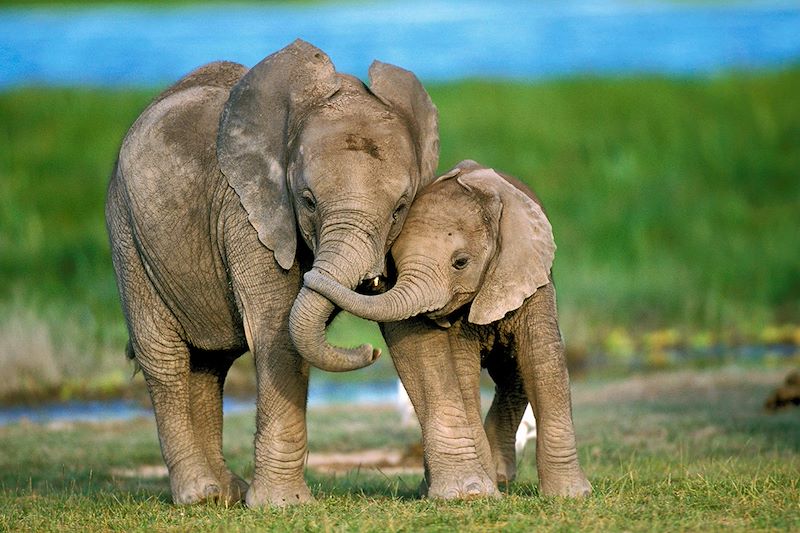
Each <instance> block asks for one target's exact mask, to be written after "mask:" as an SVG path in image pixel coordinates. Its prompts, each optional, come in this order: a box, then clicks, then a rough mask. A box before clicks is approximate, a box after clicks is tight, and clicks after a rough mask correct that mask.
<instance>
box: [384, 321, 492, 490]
mask: <svg viewBox="0 0 800 533" xmlns="http://www.w3.org/2000/svg"><path fill="white" fill-rule="evenodd" d="M381 329H382V330H383V333H384V337H385V338H386V341H387V344H388V346H389V351H390V352H391V354H392V361H393V362H394V365H395V368H396V369H397V373H398V375H399V376H400V379H401V381H402V382H403V385H404V386H405V388H406V391H407V392H408V396H409V398H410V399H411V403H412V404H413V405H414V409H415V411H416V412H417V418H418V419H419V422H420V425H421V427H422V442H423V448H424V456H425V473H426V474H425V480H424V481H423V487H422V490H423V492H424V493H427V496H428V497H431V498H444V499H452V498H469V497H480V496H499V492H498V491H497V487H496V486H495V483H494V476H493V472H491V471H487V469H486V467H485V465H484V464H483V462H482V461H481V455H480V453H479V448H480V446H479V444H477V443H476V435H475V428H474V424H472V423H471V422H470V418H469V416H468V415H467V410H466V408H465V406H464V400H463V397H462V395H461V387H460V384H459V381H458V377H457V376H456V371H455V367H454V365H453V361H452V357H451V354H450V344H449V340H448V334H447V332H446V331H444V330H441V329H438V328H436V327H435V326H431V325H429V324H427V323H426V322H425V321H424V320H423V319H419V318H412V319H409V320H405V321H402V322H394V323H389V324H382V325H381ZM481 433H482V432H481Z"/></svg>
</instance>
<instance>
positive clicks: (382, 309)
mask: <svg viewBox="0 0 800 533" xmlns="http://www.w3.org/2000/svg"><path fill="white" fill-rule="evenodd" d="M391 253H392V257H393V259H394V262H395V265H396V268H397V282H396V284H395V285H394V287H393V288H392V289H391V290H389V291H388V292H385V293H383V294H380V295H376V296H366V295H361V294H357V293H354V292H352V291H350V290H349V289H348V288H347V287H343V286H342V285H340V284H339V283H337V282H336V280H334V279H332V278H331V277H330V276H328V275H327V274H325V273H324V272H321V271H318V270H316V269H314V270H311V271H310V272H308V273H306V274H305V285H306V287H307V288H310V289H313V290H315V291H319V292H320V293H321V294H322V295H324V296H326V297H327V298H329V299H330V300H331V301H333V302H334V303H336V304H337V305H339V306H341V307H342V308H343V309H346V310H348V311H350V312H352V313H355V314H357V315H359V316H362V317H365V318H369V319H371V320H376V321H380V322H384V323H385V324H383V331H384V335H385V337H386V341H387V343H388V345H389V349H390V351H391V353H392V358H393V360H394V361H395V364H396V366H397V369H398V371H399V373H400V376H401V378H402V379H403V383H404V384H405V385H406V388H407V389H408V393H409V396H410V398H411V400H412V402H413V403H414V406H415V409H416V410H417V413H418V415H419V418H420V422H421V424H422V430H423V441H424V445H425V459H426V467H427V468H426V471H427V475H426V477H427V479H428V483H429V485H430V487H431V489H435V491H436V493H437V495H438V494H441V493H442V491H443V488H442V487H441V486H439V485H441V484H444V485H445V486H444V491H445V492H444V495H445V496H447V495H453V496H459V495H461V494H460V493H459V492H458V485H457V484H456V485H454V484H453V481H452V480H453V478H454V477H455V478H456V479H462V480H467V479H473V480H476V482H477V484H476V485H475V486H473V487H471V489H472V491H473V492H475V493H482V492H483V493H486V494H492V493H493V489H494V486H493V485H492V486H491V487H490V488H486V487H487V483H486V481H485V479H486V478H487V477H488V478H490V479H491V480H492V481H494V480H498V481H501V482H502V481H506V482H507V481H509V480H511V479H513V477H514V475H515V473H516V458H515V450H514V440H515V432H516V429H517V426H519V423H520V420H521V419H522V415H523V413H524V411H525V408H526V405H527V403H528V401H530V403H531V405H532V406H533V410H534V414H535V417H536V422H537V433H538V434H537V440H536V459H537V469H538V472H539V483H540V492H541V494H543V495H560V496H584V495H587V494H589V493H590V492H591V485H590V484H589V482H588V481H587V479H586V476H585V475H584V473H583V471H582V469H581V467H580V465H579V463H578V457H577V449H576V443H575V434H574V430H573V424H572V405H571V401H570V390H569V377H568V374H567V367H566V361H565V358H564V351H563V346H562V341H561V335H560V332H559V328H558V318H557V313H556V301H555V290H554V288H553V282H552V277H551V275H550V270H551V266H552V263H553V258H554V253H555V243H554V242H553V235H552V230H551V227H550V223H549V221H548V220H547V217H546V216H545V214H544V212H543V211H542V208H541V207H540V205H539V201H538V200H537V199H536V197H535V196H534V194H533V193H532V192H531V191H530V189H528V188H527V187H525V185H523V184H522V183H521V182H519V181H518V180H516V179H514V178H511V177H507V176H506V177H503V176H501V175H499V174H498V173H496V172H495V171H494V170H492V169H489V168H486V167H483V166H481V165H479V164H477V163H475V162H474V161H463V162H461V163H459V164H458V165H457V166H456V168H454V169H453V170H451V171H450V172H448V173H447V174H445V175H444V176H442V177H441V178H439V180H438V181H437V182H436V183H435V184H433V185H431V186H429V187H428V188H427V189H425V190H424V191H423V192H421V193H420V195H419V196H418V197H417V199H416V200H415V201H414V204H413V205H412V207H411V210H410V212H409V214H408V217H407V219H406V222H405V225H404V227H403V231H402V232H401V233H400V236H399V237H398V238H397V240H396V241H395V244H394V246H393V247H392V250H391ZM415 315H420V316H417V317H415V318H409V317H412V316H415ZM397 321H400V322H397ZM420 360H422V361H423V364H419V362H420ZM417 366H418V367H419V368H421V369H423V370H422V372H420V371H419V370H418V369H417V368H416V367H417ZM481 366H484V367H486V368H487V369H488V371H489V374H490V376H491V377H492V378H493V379H494V381H495V385H496V394H495V397H494V401H493V402H492V405H491V407H490V409H489V413H488V414H487V416H486V422H485V426H483V427H482V425H481V413H480V393H479V381H478V380H479V375H480V367H481ZM476 453H477V455H478V457H479V458H480V461H481V466H480V468H481V469H482V471H481V470H477V471H476V470H475V469H474V466H472V465H474V463H472V462H470V461H471V460H472V458H473V457H474V454H476ZM462 455H463V456H465V457H467V458H468V459H470V461H460V460H458V459H459V457H460V456H462ZM454 458H455V459H456V460H455V461H453V459H454ZM470 469H472V470H470ZM481 487H483V491H481ZM467 488H469V487H467ZM447 490H450V492H447ZM467 493H470V491H469V490H468V491H467Z"/></svg>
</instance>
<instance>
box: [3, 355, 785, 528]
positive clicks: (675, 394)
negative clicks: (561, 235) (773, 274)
mask: <svg viewBox="0 0 800 533" xmlns="http://www.w3.org/2000/svg"><path fill="white" fill-rule="evenodd" d="M784 372H785V371H784V370H780V369H779V370H772V371H764V370H757V369H747V368H741V367H728V368H725V369H722V370H714V371H711V372H702V373H691V374H690V373H686V372H679V373H672V374H659V375H652V376H648V377H638V378H629V379H626V380H621V381H610V382H606V381H603V382H598V381H594V382H588V383H574V384H573V391H574V403H575V409H574V411H575V424H576V431H577V433H578V439H579V441H578V442H579V454H580V458H581V461H582V464H583V466H584V469H585V470H586V472H587V475H588V476H589V478H590V480H591V482H592V483H593V485H594V494H593V495H592V496H591V497H590V498H589V499H587V500H584V501H568V500H561V499H543V498H540V497H539V495H538V490H537V486H536V473H535V463H534V457H533V455H534V454H533V453H532V452H533V450H532V449H531V450H528V451H526V452H525V454H523V457H522V459H521V462H520V474H519V479H518V480H517V481H516V482H514V483H512V484H511V486H510V489H509V491H508V493H507V494H506V495H505V497H504V498H503V499H502V500H500V501H471V502H451V503H448V502H436V501H428V500H420V499H418V498H417V497H416V496H415V491H416V487H417V484H418V483H419V480H420V475H419V474H402V475H397V474H391V475H388V474H386V475H384V474H381V473H380V472H378V471H376V470H371V469H366V468H363V469H360V470H354V471H350V472H349V473H342V474H338V475H336V476H334V475H330V474H328V475H326V474H320V473H315V472H313V471H309V472H308V474H307V479H308V481H309V485H310V487H311V490H312V492H313V493H314V495H315V496H316V498H317V502H316V503H313V504H310V505H307V506H303V507H299V508H292V509H287V510H278V509H272V510H263V511H254V510H249V509H245V508H242V507H239V506H236V507H233V508H227V509H226V508H223V507H216V506H194V507H175V506H172V505H171V504H170V503H169V484H168V481H167V480H166V478H164V477H160V476H155V477H152V476H151V477H148V476H147V475H144V474H135V473H134V474H125V473H121V472H124V471H125V470H134V471H135V470H136V469H137V468H141V467H143V466H151V465H160V464H161V458H160V454H159V448H158V441H157V439H156V434H155V427H154V423H153V422H152V420H149V419H145V420H136V421H132V422H125V423H105V424H51V425H49V426H48V425H37V424H30V423H26V424H16V425H12V426H8V427H3V428H0V449H2V450H3V453H2V454H0V508H1V509H3V511H2V513H0V530H5V531H56V530H58V531H66V530H72V531H78V530H80V531H97V530H128V531H143V530H150V531H152V530H160V531H163V530H167V529H174V530H182V531H184V530H224V531H236V530H247V531H252V530H267V529H269V530H278V531H401V530H402V531H420V530H425V531H456V530H457V531H532V530H546V531H576V530H581V531H654V530H655V531H717V530H721V529H730V530H733V531H748V532H749V531H792V530H797V529H798V528H800V507H799V506H798V502H799V501H800V481H799V480H798V476H797V472H798V471H800V425H798V424H797V412H794V411H789V412H784V413H779V414H775V415H768V414H765V413H764V412H763V411H762V410H761V405H762V402H763V400H764V398H765V397H766V395H767V393H768V391H769V390H771V389H772V388H773V387H774V386H775V385H777V384H778V383H779V382H780V381H781V380H782V376H783V374H784ZM312 386H313V384H312ZM795 411H796V410H795ZM252 419H253V416H252V415H237V416H232V417H227V418H226V427H225V453H226V456H227V457H228V459H229V464H230V465H231V466H232V468H233V469H234V470H235V471H237V472H239V473H241V474H244V475H245V476H246V477H249V476H250V475H251V474H252V457H251V456H252V435H253V429H254V428H253V421H252ZM398 421H399V416H398V415H397V413H396V412H394V411H393V410H391V409H388V408H378V407H376V408H372V409H367V408H360V409H353V408H347V409H344V408H339V409H336V408H325V409H312V410H311V411H310V413H309V441H310V444H309V446H310V450H311V454H312V455H314V454H318V453H320V452H325V451H343V450H359V449H367V448H375V447H387V448H394V449H402V448H404V447H406V446H408V445H410V444H413V443H414V442H416V441H417V439H418V435H419V433H418V430H416V429H415V428H413V429H398V425H399V424H398Z"/></svg>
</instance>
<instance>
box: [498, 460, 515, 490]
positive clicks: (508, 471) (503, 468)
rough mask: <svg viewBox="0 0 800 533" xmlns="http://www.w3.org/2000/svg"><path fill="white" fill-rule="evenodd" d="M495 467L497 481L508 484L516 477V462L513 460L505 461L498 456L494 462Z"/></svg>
mask: <svg viewBox="0 0 800 533" xmlns="http://www.w3.org/2000/svg"><path fill="white" fill-rule="evenodd" d="M495 466H496V468H497V483H498V484H500V485H508V484H509V483H511V482H512V481H514V479H516V477H517V463H516V461H514V460H511V461H507V460H505V459H502V458H499V459H497V460H496V462H495Z"/></svg>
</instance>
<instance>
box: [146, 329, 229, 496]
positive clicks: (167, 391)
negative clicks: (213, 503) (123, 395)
mask: <svg viewBox="0 0 800 533" xmlns="http://www.w3.org/2000/svg"><path fill="white" fill-rule="evenodd" d="M133 349H134V353H135V357H136V360H137V361H138V362H139V364H140V365H141V367H142V372H143V374H144V379H145V383H146V384H147V388H148V390H149V391H150V397H151V399H152V402H153V410H154V411H155V417H156V426H157V428H158V439H159V442H160V444H161V454H162V455H163V457H164V462H165V463H166V465H167V468H168V470H169V480H170V488H171V490H172V499H173V501H174V502H175V503H176V504H191V503H198V502H202V501H206V500H216V499H218V498H219V497H220V496H221V492H222V491H221V487H220V484H219V480H218V479H217V478H216V476H215V475H214V472H213V471H212V469H211V468H210V466H209V463H208V461H207V459H206V455H205V453H204V451H203V449H202V447H201V446H200V442H199V440H198V438H197V435H196V434H195V431H194V424H193V423H192V422H193V421H192V416H191V412H190V394H191V391H190V386H189V373H190V371H189V350H188V349H187V347H186V346H185V345H184V344H183V343H182V342H180V341H178V340H177V339H173V340H172V341H168V340H167V339H166V338H165V337H163V336H162V337H161V338H159V340H158V341H148V340H142V339H136V340H135V341H134V342H133Z"/></svg>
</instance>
